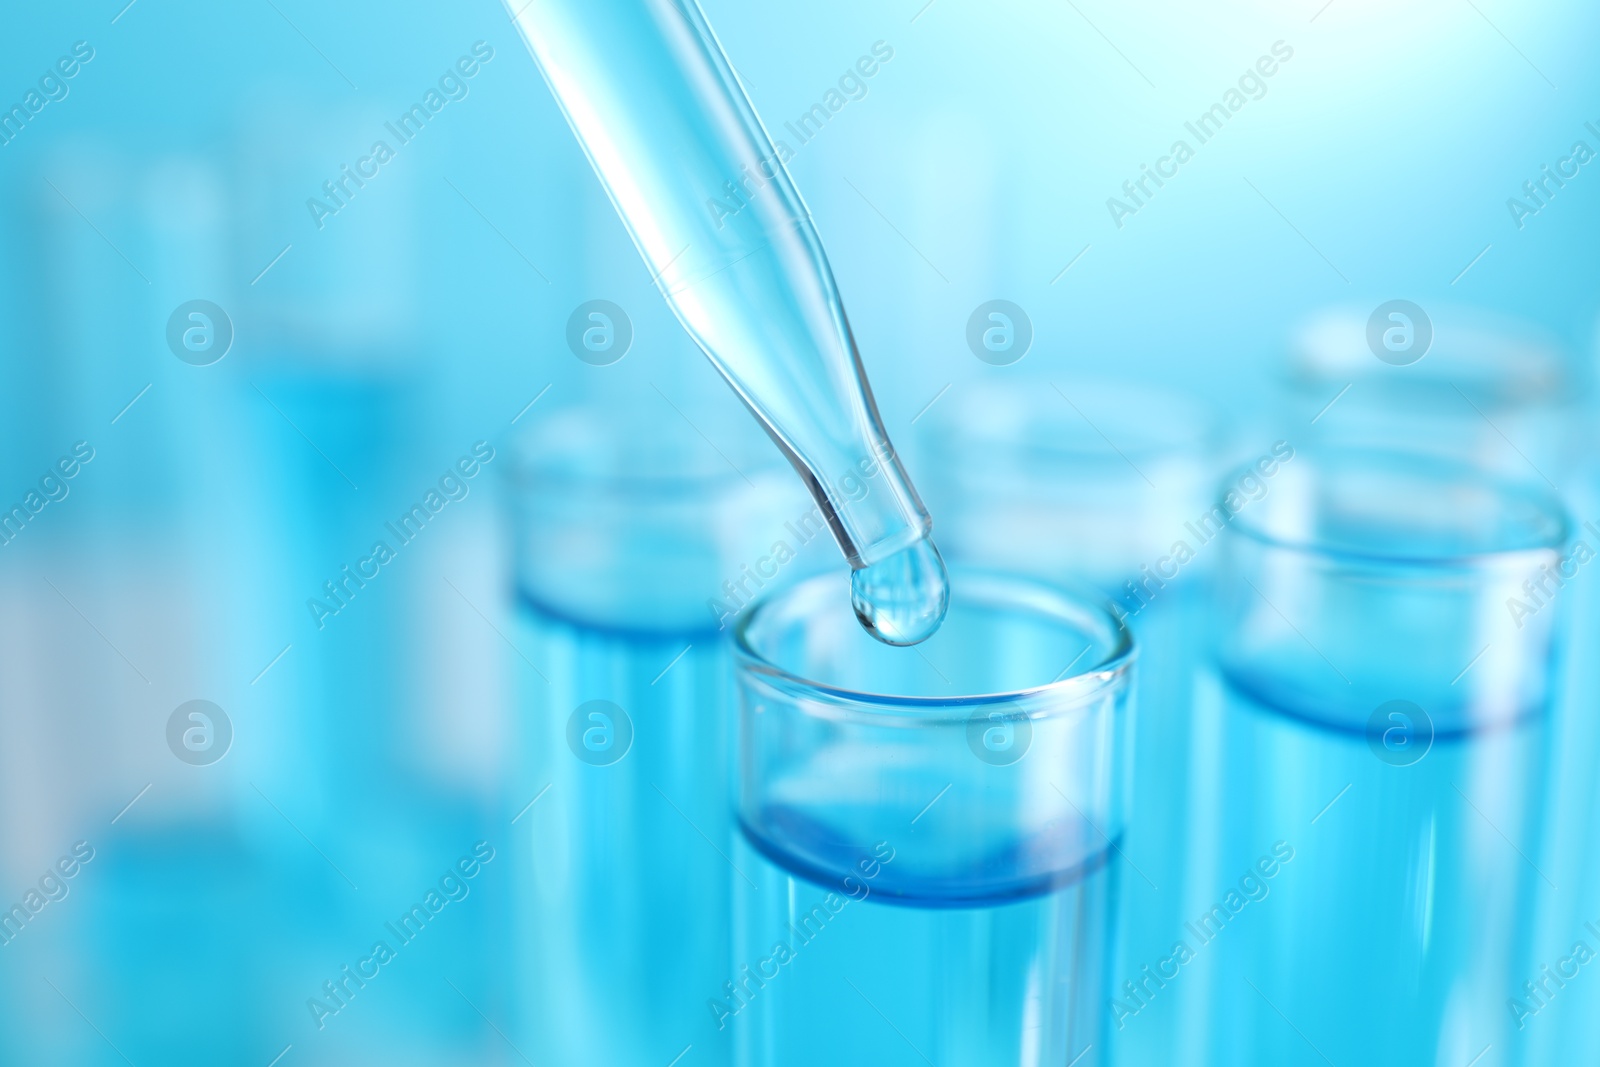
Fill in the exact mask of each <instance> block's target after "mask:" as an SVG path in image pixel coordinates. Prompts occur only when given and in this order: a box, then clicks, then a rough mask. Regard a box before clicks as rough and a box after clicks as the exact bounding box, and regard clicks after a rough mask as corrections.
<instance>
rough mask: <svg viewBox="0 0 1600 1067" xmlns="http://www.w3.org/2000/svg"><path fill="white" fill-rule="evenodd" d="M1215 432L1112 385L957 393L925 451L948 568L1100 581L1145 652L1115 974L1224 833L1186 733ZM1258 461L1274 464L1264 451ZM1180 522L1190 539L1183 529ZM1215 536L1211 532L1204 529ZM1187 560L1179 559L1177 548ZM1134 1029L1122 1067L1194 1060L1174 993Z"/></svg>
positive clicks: (1183, 899) (1175, 404)
mask: <svg viewBox="0 0 1600 1067" xmlns="http://www.w3.org/2000/svg"><path fill="white" fill-rule="evenodd" d="M1219 436H1220V435H1219V433H1218V431H1217V428H1216V426H1215V423H1214V421H1213V420H1212V419H1211V418H1210V417H1209V413H1208V412H1207V410H1206V409H1205V408H1204V407H1203V406H1202V405H1201V404H1199V403H1197V402H1194V401H1191V400H1188V399H1187V398H1184V397H1180V396H1177V395H1174V394H1171V393H1167V392H1164V391H1161V390H1158V389H1154V388H1151V387H1148V386H1140V385H1135V384H1131V383H1128V384H1122V383H1111V382H1102V381H1097V382H1084V381H1063V382H1061V383H1059V384H1058V383H1046V382H1031V383H1026V384H1024V383H1012V382H964V383H961V384H960V385H958V386H956V387H954V388H952V389H951V395H950V396H949V397H948V398H946V399H944V400H942V401H941V402H940V403H939V405H937V406H936V407H934V408H933V409H932V410H931V411H930V412H929V414H928V416H927V418H926V420H925V424H924V431H923V433H922V434H921V436H920V438H919V444H920V446H921V454H922V457H923V458H925V459H926V464H925V468H926V470H927V471H928V478H926V479H925V483H926V484H925V488H926V491H927V494H928V500H929V502H930V504H931V505H932V507H933V509H934V510H935V511H936V512H937V513H938V514H939V516H940V530H941V534H940V543H941V544H942V545H943V547H944V549H945V551H946V552H947V553H948V554H949V557H950V560H951V562H952V564H965V565H969V566H971V565H978V566H985V567H996V568H1003V569H1005V570H1007V571H1010V572H1013V573H1019V574H1028V575H1034V576H1037V577H1040V578H1043V579H1045V580H1048V581H1062V580H1077V581H1087V582H1090V583H1092V584H1093V585H1094V586H1096V587H1097V588H1099V589H1101V590H1103V591H1104V592H1105V594H1106V595H1107V596H1108V597H1110V598H1111V599H1112V602H1113V604H1114V605H1115V609H1116V610H1117V612H1118V613H1119V615H1120V617H1121V618H1122V621H1123V622H1124V623H1126V624H1127V625H1128V626H1129V627H1130V628H1131V629H1132V630H1133V633H1134V635H1135V636H1136V638H1137V639H1138V642H1139V715H1138V718H1137V722H1136V727H1135V729H1136V733H1137V737H1136V739H1135V742H1134V745H1133V752H1134V754H1133V781H1132V790H1131V801H1130V807H1129V813H1128V824H1127V833H1126V836H1125V838H1124V839H1123V841H1122V842H1121V848H1122V850H1123V851H1124V852H1125V853H1126V854H1127V856H1128V858H1129V860H1130V861H1131V862H1132V863H1133V864H1135V865H1136V866H1137V871H1136V872H1127V875H1126V877H1124V878H1122V879H1121V882H1120V885H1119V887H1118V888H1119V892H1120V900H1119V904H1118V907H1117V909H1116V915H1117V920H1118V925H1119V927H1120V931H1121V936H1120V937H1119V938H1118V939H1117V943H1116V945H1115V947H1114V949H1113V959H1114V961H1115V962H1114V965H1113V973H1115V974H1118V975H1124V974H1125V975H1130V976H1131V975H1137V973H1138V972H1139V968H1140V966H1141V965H1143V964H1145V963H1148V962H1149V961H1150V960H1151V959H1152V958H1155V957H1156V956H1157V955H1164V954H1165V953H1166V951H1167V950H1168V949H1169V948H1170V947H1171V945H1172V939H1173V937H1174V936H1176V935H1177V934H1178V933H1179V932H1180V931H1181V927H1182V922H1183V915H1184V911H1185V907H1186V905H1188V904H1192V903H1193V902H1194V900H1193V891H1194V887H1193V885H1192V884H1191V883H1193V882H1195V881H1196V880H1198V881H1200V882H1201V884H1202V886H1203V887H1208V886H1209V882H1210V880H1211V879H1210V877H1209V876H1208V875H1209V866H1208V860H1209V851H1208V847H1209V845H1210V844H1211V843H1212V842H1213V834H1214V826H1215V824H1216V821H1217V819H1218V817H1219V816H1218V812H1217V808H1216V805H1217V803H1218V795H1217V790H1216V783H1215V782H1214V781H1212V780H1211V779H1210V778H1208V777H1207V773H1206V772H1207V771H1208V770H1209V768H1210V762H1209V761H1208V760H1207V758H1206V754H1207V753H1209V752H1211V751H1213V750H1214V748H1215V744H1216V739H1215V738H1204V737H1201V736H1200V735H1199V734H1198V733H1197V731H1196V729H1195V722H1194V718H1193V690H1194V682H1195V676H1196V674H1197V672H1198V671H1199V669H1200V668H1201V665H1202V663H1203V660H1204V656H1205V653H1206V650H1207V640H1206V633H1207V621H1206V620H1207V618H1208V615H1209V613H1210V611H1211V599H1210V597H1211V572H1212V571H1213V570H1214V565H1215V558H1214V557H1215V554H1216V553H1215V549H1214V545H1208V544H1207V543H1206V542H1202V541H1201V539H1200V536H1198V535H1197V534H1196V533H1194V532H1192V524H1193V523H1195V522H1196V521H1202V522H1203V520H1204V518H1205V517H1206V516H1207V512H1208V505H1209V503H1210V496H1211V494H1212V491H1213V489H1214V487H1215V484H1216V479H1217V477H1218V475H1219V474H1220V469H1219V467H1220V465H1221V462H1222V461H1221V459H1220V456H1221V445H1220V442H1219ZM1261 447H1262V450H1264V451H1270V444H1268V443H1263V444H1262V446H1261ZM1186 524H1189V525H1187V526H1186ZM1212 536H1213V538H1214V531H1212ZM1180 546H1181V547H1180ZM1165 999H1166V1003H1164V1004H1163V1006H1162V1010H1160V1011H1159V1012H1152V1013H1150V1015H1148V1016H1145V1017H1143V1018H1141V1019H1140V1020H1139V1021H1138V1023H1137V1025H1130V1024H1128V1023H1127V1022H1126V1021H1125V1020H1119V1021H1118V1024H1117V1025H1114V1026H1113V1027H1111V1031H1110V1032H1109V1033H1108V1034H1107V1041H1108V1043H1109V1044H1110V1045H1111V1046H1112V1048H1113V1049H1115V1050H1116V1058H1117V1059H1118V1060H1119V1062H1127V1063H1140V1062H1163V1063H1167V1064H1179V1063H1184V1062H1188V1060H1187V1059H1186V1058H1185V1057H1192V1056H1193V1055H1194V1054H1195V1053H1196V1051H1197V1050H1196V1049H1195V1048H1194V1047H1193V1046H1191V1045H1189V1044H1188V1043H1186V1042H1183V1041H1181V1040H1179V1036H1180V1030H1181V1029H1182V1024H1183V1017H1184V1014H1185V1010H1193V1008H1192V1006H1190V1005H1189V1004H1188V1001H1187V999H1186V998H1185V997H1184V996H1183V992H1182V990H1181V989H1179V990H1175V991H1174V992H1173V993H1172V994H1171V995H1169V996H1168V997H1166V998H1165Z"/></svg>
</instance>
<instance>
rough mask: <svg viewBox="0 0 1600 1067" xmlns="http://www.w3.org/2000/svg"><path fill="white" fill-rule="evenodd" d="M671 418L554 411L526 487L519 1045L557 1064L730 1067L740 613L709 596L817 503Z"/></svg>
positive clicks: (761, 557)
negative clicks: (691, 1051) (730, 648)
mask: <svg viewBox="0 0 1600 1067" xmlns="http://www.w3.org/2000/svg"><path fill="white" fill-rule="evenodd" d="M674 426H675V424H673V423H664V424H659V425H656V426H653V427H652V430H651V436H650V440H648V441H642V440H640V439H639V438H638V437H637V435H636V434H635V433H634V430H633V427H632V426H631V425H628V424H626V423H625V422H623V421H621V420H616V419H613V418H607V419H601V418H600V417H599V416H598V415H597V414H596V413H595V412H593V411H581V412H580V411H576V410H574V411H568V412H564V413H554V414H551V415H549V416H546V417H545V420H544V421H543V422H541V423H540V424H538V425H537V426H536V429H535V432H534V433H533V434H532V435H531V436H530V438H529V439H528V440H527V441H525V442H524V445H525V447H524V448H523V449H522V451H521V454H520V456H519V459H518V464H519V466H518V469H517V472H516V475H515V478H514V485H513V493H514V509H515V519H516V521H515V536H516V543H515V552H516V565H517V579H516V580H517V596H518V600H519V611H518V616H519V618H518V626H517V631H516V633H515V635H514V639H515V643H516V645H517V646H518V647H519V648H520V649H522V650H525V659H519V660H515V661H514V662H515V664H516V666H517V669H518V683H517V689H518V692H519V694H520V704H521V714H520V720H521V731H522V735H523V738H522V742H521V752H522V761H521V762H522V767H521V770H520V773H519V774H517V775H516V777H517V778H518V780H519V781H520V782H521V783H522V789H523V791H522V792H521V793H519V794H517V795H516V796H514V797H508V798H507V803H508V805H509V812H508V814H509V816H510V817H512V818H514V819H515V820H516V821H515V823H514V829H515V830H517V831H518V834H517V847H516V849H515V854H516V855H515V861H514V862H515V863H516V864H517V872H516V895H517V901H516V905H515V907H516V916H517V931H516V937H517V944H518V950H517V956H518V958H519V960H520V962H521V967H522V982H523V986H522V991H521V995H520V1003H521V1005H522V1010H521V1012H520V1017H519V1020H518V1030H519V1031H520V1034H519V1036H518V1037H517V1039H516V1043H517V1045H518V1047H520V1048H522V1049H524V1050H526V1052H527V1053H528V1055H529V1056H531V1057H532V1058H533V1059H534V1060H535V1061H537V1062H541V1063H653V1062H656V1061H658V1060H659V1061H660V1062H661V1063H667V1062H669V1061H670V1060H672V1058H673V1057H674V1056H676V1055H678V1054H679V1053H680V1052H681V1051H682V1050H683V1049H684V1048H685V1046H688V1045H690V1044H693V1045H695V1046H697V1051H696V1053H695V1055H696V1057H697V1058H696V1062H697V1063H709V1064H714V1063H725V1062H727V1060H726V1056H725V1054H724V1052H721V1051H719V1048H720V1047H722V1046H721V1045H719V1043H717V1042H712V1041H709V1040H707V1035H706V1033H705V1031H706V1030H707V1028H708V1024H707V1013H706V1009H705V997H706V996H707V994H708V992H709V991H710V990H714V989H715V988H717V985H718V983H719V982H720V981H721V980H722V978H723V976H724V975H723V972H724V970H725V969H726V966H727V960H728V958H729V954H730V948H729V936H730V926H729V918H728V917H729V914H730V908H731V901H730V899H729V891H730V890H729V881H730V879H731V878H732V877H733V871H732V869H731V868H730V866H729V856H730V854H731V851H732V830H731V825H732V822H731V816H730V806H731V801H730V792H731V790H730V781H731V767H732V763H731V742H730V736H731V731H732V721H731V718H732V717H731V713H730V706H731V695H732V666H731V664H730V662H729V658H728V652H727V643H726V636H727V631H728V628H729V626H730V623H731V620H730V619H729V618H728V617H727V616H726V615H723V614H721V613H720V612H718V611H715V610H713V608H712V604H713V602H720V603H721V605H722V606H723V607H733V606H737V604H736V602H734V601H730V599H729V597H728V596H727V594H726V592H725V590H724V588H723V583H724V582H740V581H743V584H744V588H745V589H747V590H751V591H753V590H754V588H755V585H754V583H752V582H751V581H749V580H748V579H747V578H745V577H744V575H745V574H746V573H747V570H748V569H750V568H755V569H757V570H760V571H763V572H767V571H773V570H774V567H775V566H776V563H775V561H774V560H773V559H772V556H773V552H772V548H773V544H774V537H775V536H782V537H787V538H790V539H791V540H792V535H789V534H787V533H786V532H784V531H783V525H782V524H783V516H785V515H794V514H797V513H798V512H800V511H803V505H801V504H800V501H801V500H802V498H803V494H802V493H801V492H800V490H799V488H798V487H797V486H795V485H794V480H793V476H792V475H790V474H789V472H788V471H787V470H786V469H774V468H773V467H772V466H770V465H769V466H767V467H765V468H763V467H761V466H759V465H758V463H756V462H753V461H752V460H751V459H750V458H749V457H747V456H742V455H739V456H738V458H737V462H738V466H739V470H740V471H743V472H744V474H741V473H739V471H735V470H733V469H730V467H729V466H728V465H727V464H726V463H725V462H724V460H723V459H722V458H720V457H719V456H718V455H717V454H716V453H715V452H713V451H711V449H710V448H709V447H707V445H706V444H705V443H704V442H703V441H701V440H700V439H699V438H698V437H695V436H693V435H692V434H691V433H690V431H689V430H688V428H687V427H686V426H685V427H683V434H684V435H686V436H687V438H688V439H687V440H683V439H680V438H677V437H674V436H673V435H672V430H673V429H674ZM736 455H737V453H736ZM774 458H776V457H774ZM747 476H748V480H746V477H747ZM823 541H825V538H822V539H819V540H818V542H817V543H823ZM824 552H831V550H830V549H827V548H826V547H824ZM819 555H820V553H819ZM783 566H784V567H785V568H800V567H802V566H804V564H803V562H800V561H795V560H790V561H787V562H785V563H784V564H783ZM784 577H787V574H786V573H785V574H784ZM719 626H721V627H722V628H721V629H719ZM722 1044H725V1043H722Z"/></svg>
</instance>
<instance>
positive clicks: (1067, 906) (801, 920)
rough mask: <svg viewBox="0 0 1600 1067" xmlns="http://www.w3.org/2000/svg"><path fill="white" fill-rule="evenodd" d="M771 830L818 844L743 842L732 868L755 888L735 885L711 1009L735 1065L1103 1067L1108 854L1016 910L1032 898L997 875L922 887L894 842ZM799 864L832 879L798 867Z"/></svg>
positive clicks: (774, 821) (773, 821)
mask: <svg viewBox="0 0 1600 1067" xmlns="http://www.w3.org/2000/svg"><path fill="white" fill-rule="evenodd" d="M766 822H767V825H769V826H771V825H783V824H785V823H787V824H788V825H791V826H794V827H795V828H796V829H801V828H804V829H805V830H806V831H807V832H810V833H823V834H824V837H823V838H822V839H816V838H813V839H810V840H805V841H800V840H793V839H791V840H789V841H786V842H775V841H771V840H765V841H762V840H758V839H757V838H755V837H754V836H753V835H751V834H749V832H748V830H747V831H746V833H745V834H743V835H741V837H740V843H739V847H738V849H737V851H736V852H735V861H736V863H737V864H738V866H739V867H740V868H741V870H742V871H743V872H744V874H745V875H746V876H747V877H748V881H744V880H739V881H736V883H735V899H736V921H737V931H736V935H735V944H734V956H733V961H732V962H731V963H730V965H729V968H728V972H729V973H727V974H725V975H723V976H722V977H721V979H720V980H719V982H718V983H717V984H715V985H714V986H713V987H711V988H710V989H708V990H707V991H706V994H705V996H706V997H707V998H708V1002H707V1006H706V1008H705V1009H703V1010H706V1011H707V1012H708V1014H709V1016H710V1018H711V1022H712V1023H713V1024H714V1025H720V1027H721V1029H720V1030H719V1031H718V1032H719V1033H721V1034H726V1035H728V1036H729V1037H731V1039H732V1042H733V1044H734V1046H735V1047H736V1048H737V1050H738V1053H737V1059H736V1062H738V1063H739V1064H741V1065H748V1067H814V1065H816V1064H824V1063H825V1064H829V1065H839V1067H856V1065H859V1067H893V1065H902V1064H903V1065H907V1067H910V1065H920V1064H925V1063H926V1062H932V1063H935V1064H940V1065H943V1064H961V1065H964V1067H968V1065H970V1067H987V1065H995V1067H999V1065H1005V1067H1014V1065H1020V1067H1034V1065H1039V1067H1044V1065H1046V1064H1048V1065H1052V1067H1061V1065H1064V1064H1066V1063H1068V1062H1072V1061H1073V1057H1075V1056H1079V1055H1080V1054H1082V1058H1081V1059H1078V1060H1076V1061H1075V1067H1086V1065H1093V1064H1099V1063H1103V1062H1105V1061H1104V1060H1102V1059H1101V1052H1102V1046H1101V1042H1100V1041H1099V1039H1098V1036H1097V1034H1098V1029H1099V1027H1100V1025H1101V1020H1102V1013H1103V1011H1104V1005H1103V992H1104V980H1105V971H1104V969H1105V962H1106V959H1107V952H1106V947H1107V946H1106V935H1107V929H1108V925H1109V924H1108V918H1109V916H1108V911H1109V907H1110V902H1111V899H1112V896H1113V893H1114V883H1115V881H1116V877H1115V866H1114V864H1110V863H1108V856H1109V855H1110V854H1111V851H1110V850H1109V849H1107V850H1106V851H1105V852H1102V853H1101V854H1099V855H1097V856H1095V857H1094V858H1092V859H1091V860H1090V861H1089V862H1087V863H1085V864H1083V865H1082V866H1081V867H1080V868H1079V869H1077V870H1076V871H1063V872H1057V873H1058V874H1059V875H1060V876H1061V877H1058V878H1055V879H1051V880H1050V881H1051V883H1052V884H1053V885H1055V888H1054V889H1053V890H1050V891H1045V892H1034V893H1032V894H1031V895H1020V894H1019V886H1020V885H1021V884H1022V883H1021V882H1019V881H1018V880H1017V879H1005V878H1003V877H996V876H997V875H998V874H1000V872H999V870H998V868H993V869H991V870H988V871H987V872H975V874H974V877H973V879H972V880H971V881H970V882H968V883H966V884H961V885H954V884H951V883H949V882H940V883H921V882H919V881H918V879H916V877H915V876H914V872H911V871H908V870H907V869H906V868H905V864H906V863H908V862H909V853H908V851H907V850H897V849H896V848H895V846H894V843H893V842H889V841H883V842H866V843H861V844H854V845H852V844H849V843H847V842H844V841H841V840H839V839H838V838H837V836H836V835H832V834H827V833H826V832H825V831H822V830H821V828H819V827H817V826H815V825H810V826H807V824H805V823H803V822H799V821H796V820H785V819H782V818H779V817H773V818H769V819H768V820H766ZM916 832H917V831H916V828H915V827H911V828H908V830H907V834H906V836H907V837H910V836H912V835H913V834H914V833H916ZM1029 852H1030V850H1028V849H1026V848H1016V849H1001V850H1000V854H1006V853H1009V854H1011V855H1013V856H1022V855H1024V854H1029ZM797 854H798V855H806V856H810V857H813V858H815V857H817V856H831V857H833V858H834V859H835V860H836V861H837V862H838V866H837V867H836V868H835V869H834V870H833V871H832V872H831V873H828V872H824V871H822V870H821V869H820V868H818V867H816V866H813V865H811V864H810V863H807V864H806V865H805V866H804V867H802V866H800V865H799V864H794V865H791V864H792V863H793V861H792V857H793V856H795V855H797ZM897 863H898V864H900V866H899V867H897V866H896V864H897ZM985 891H988V892H990V893H992V895H989V896H984V895H983V893H984V892H985ZM780 945H781V946H784V949H785V950H786V951H784V950H780V949H779V946H780ZM763 976H765V977H763ZM757 978H761V981H760V982H757V981H756V979H757ZM728 982H733V983H735V987H734V989H732V990H730V989H729V987H728V986H727V985H726V984H725V983H728ZM735 994H737V995H735ZM1086 1050H1087V1051H1086Z"/></svg>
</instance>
